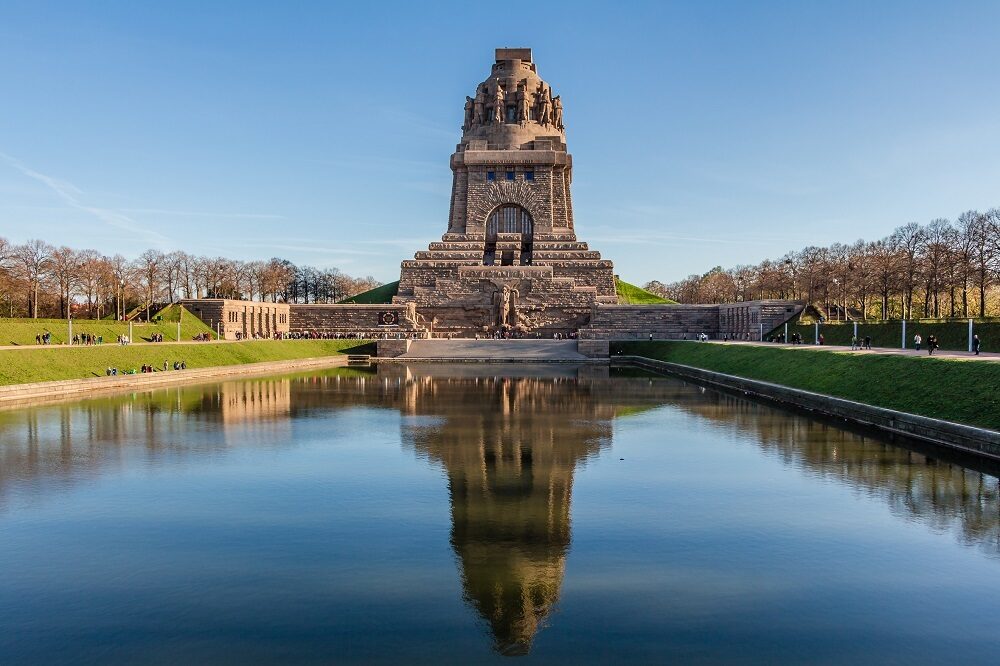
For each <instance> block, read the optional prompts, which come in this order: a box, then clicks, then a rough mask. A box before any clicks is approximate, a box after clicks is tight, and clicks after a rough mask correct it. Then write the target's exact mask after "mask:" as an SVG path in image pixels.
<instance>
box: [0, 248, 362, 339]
mask: <svg viewBox="0 0 1000 666" xmlns="http://www.w3.org/2000/svg"><path fill="white" fill-rule="evenodd" d="M379 284H380V282H379V281H378V280H376V279H375V278H373V277H364V278H354V277H351V276H350V275H347V274H345V273H342V272H341V271H339V270H338V269H336V268H329V269H320V268H315V267H313V266H296V265H295V264H293V263H292V262H290V261H288V260H287V259H279V258H273V259H270V260H267V261H239V260H234V259H225V258H222V257H202V256H195V255H192V254H188V253H186V252H179V251H178V252H160V251H158V250H146V251H145V252H143V253H142V254H140V255H139V256H138V257H136V258H134V259H128V258H126V257H124V256H122V255H121V254H115V255H114V256H110V257H109V256H106V255H103V254H101V253H100V252H97V251H96V250H75V249H73V248H70V247H66V246H60V247H56V246H53V245H50V244H49V243H46V242H44V241H41V240H29V241H28V242H26V243H24V244H23V245H15V244H12V243H10V242H9V241H7V239H5V238H2V237H0V304H2V305H0V307H2V306H4V305H5V306H6V307H4V308H3V309H4V310H6V312H4V313H3V314H6V315H8V316H10V317H32V318H38V317H53V318H65V317H68V316H70V315H71V314H72V316H74V317H81V318H97V319H100V318H102V317H107V316H109V315H114V316H115V317H116V318H122V317H123V316H125V315H128V314H129V313H132V312H135V311H137V310H141V311H142V314H143V315H144V318H145V319H149V317H150V315H151V314H152V313H153V312H154V309H155V308H156V307H157V306H159V305H161V304H165V303H173V302H175V301H176V300H178V299H180V298H232V299H248V300H262V301H271V302H275V303H276V302H279V301H280V302H286V303H335V302H337V301H340V300H343V299H345V298H348V297H350V296H353V295H355V294H359V293H361V292H364V291H367V290H369V289H374V288H375V287H377V286H379Z"/></svg>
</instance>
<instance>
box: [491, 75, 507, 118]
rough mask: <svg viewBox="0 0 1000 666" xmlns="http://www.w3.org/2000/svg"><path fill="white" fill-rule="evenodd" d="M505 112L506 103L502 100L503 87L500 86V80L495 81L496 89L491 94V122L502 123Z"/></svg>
mask: <svg viewBox="0 0 1000 666" xmlns="http://www.w3.org/2000/svg"><path fill="white" fill-rule="evenodd" d="M506 112H507V104H506V103H505V101H504V94H503V88H501V87H500V81H497V90H496V92H495V93H494V94H493V122H495V123H497V124H498V125H499V124H500V123H502V122H503V121H504V115H505V114H506Z"/></svg>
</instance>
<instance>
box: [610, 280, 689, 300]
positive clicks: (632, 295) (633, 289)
mask: <svg viewBox="0 0 1000 666" xmlns="http://www.w3.org/2000/svg"><path fill="white" fill-rule="evenodd" d="M615 291H617V292H618V302H619V303H621V304H622V305H657V304H660V305H664V304H666V305H669V304H672V303H676V302H677V301H671V300H670V299H668V298H661V297H660V296H657V295H656V294H654V293H651V292H648V291H646V290H645V289H643V288H642V287H637V286H635V285H634V284H629V283H628V282H624V281H622V280H619V279H618V278H615Z"/></svg>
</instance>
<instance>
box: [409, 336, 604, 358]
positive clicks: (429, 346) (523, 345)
mask: <svg viewBox="0 0 1000 666" xmlns="http://www.w3.org/2000/svg"><path fill="white" fill-rule="evenodd" d="M396 358H397V359H398V360H401V361H416V360H422V361H486V362H503V361H513V362H574V363H586V362H588V361H592V360H593V359H588V358H587V357H586V356H584V355H583V354H581V353H580V352H579V351H577V347H576V340H468V339H462V340H413V341H412V342H411V343H410V348H409V349H408V350H407V351H406V353H404V354H402V355H400V356H397V357H396Z"/></svg>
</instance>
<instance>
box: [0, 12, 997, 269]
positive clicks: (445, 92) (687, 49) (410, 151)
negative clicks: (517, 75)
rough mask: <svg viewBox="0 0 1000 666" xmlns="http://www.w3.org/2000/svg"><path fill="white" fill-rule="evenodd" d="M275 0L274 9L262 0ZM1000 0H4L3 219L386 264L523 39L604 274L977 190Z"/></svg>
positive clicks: (112, 240)
mask: <svg viewBox="0 0 1000 666" xmlns="http://www.w3.org/2000/svg"><path fill="white" fill-rule="evenodd" d="M282 4H284V5H286V6H281V5H282ZM998 25H1000V3H997V2H986V3H979V4H977V3H964V2H954V3H930V2H928V3H920V2H905V3H904V2H900V3H894V2H878V3H872V2H836V3H833V2H831V3H827V4H822V3H813V2H788V3H780V2H767V3H757V4H753V3H746V2H733V3H726V2H704V3H701V2H686V3H665V2H663V3H661V2H655V3H638V2H634V3H633V2H624V3H607V2H604V3H584V2H574V3H565V4H561V3H558V2H551V1H550V2H537V3H528V4H509V6H505V5H504V4H503V3H496V2H490V3H472V2H460V3H417V2H408V3H351V4H344V5H339V4H335V3H332V2H323V3H305V2H303V3H269V4H263V3H246V2H245V3H237V2H233V3H219V2H213V3H204V2H199V3H182V2H171V3H125V2H122V3H114V2H102V3H47V2H37V1H35V2H23V3H21V2H11V1H9V0H8V1H7V2H4V3H3V4H2V5H0V63H3V65H2V66H0V235H2V236H6V237H7V238H9V239H10V240H12V241H15V242H23V241H24V240H27V239H29V238H43V239H45V240H47V241H49V242H51V243H56V244H67V245H70V246H73V247H77V248H84V247H92V248H95V249H98V250H101V251H102V252H105V253H108V254H112V253H115V252H121V253H123V254H126V255H129V256H134V255H136V254H138V253H139V252H141V251H142V250H143V249H145V248H147V247H155V248H160V249H163V250H172V249H184V250H187V251H190V252H194V253H198V254H211V255H222V256H228V257H233V258H242V259H255V258H260V259H266V258H269V257H271V256H274V255H278V256H282V257H287V258H289V259H291V260H293V261H295V262H298V263H306V264H313V265H317V266H337V267H339V268H341V269H342V270H344V271H346V272H348V273H351V274H354V275H368V274H371V275H374V276H375V277H377V278H379V279H382V280H384V281H389V280H394V279H396V278H397V277H398V272H399V261H400V260H401V259H404V258H407V257H409V256H412V253H413V252H414V251H416V250H418V249H421V248H424V247H425V246H426V245H427V243H428V242H430V241H432V240H436V239H438V238H439V237H440V235H441V234H442V233H443V232H444V230H445V228H446V226H447V215H448V198H449V191H450V186H451V172H450V170H449V169H448V157H449V155H450V154H451V152H452V151H453V150H454V147H455V144H456V143H457V142H458V140H459V137H460V129H459V126H460V125H461V122H462V105H463V103H464V101H465V95H467V94H471V93H472V92H473V91H474V88H475V85H476V83H478V82H479V81H481V80H482V79H484V78H485V77H486V75H487V74H488V72H489V67H490V64H491V63H492V57H493V49H494V48H495V47H497V46H530V47H532V48H533V50H534V56H535V61H536V63H537V64H538V68H539V73H540V74H541V76H542V77H543V78H545V79H546V80H547V81H548V82H550V83H551V84H552V85H553V86H554V89H555V91H556V93H557V94H561V95H562V96H563V99H564V100H565V104H566V112H565V113H566V125H567V140H568V144H569V148H570V151H571V152H572V153H573V155H574V183H573V195H574V205H575V214H576V220H577V232H578V235H579V236H580V238H581V239H582V240H586V241H588V242H590V243H591V245H592V247H594V248H595V249H599V250H601V251H602V253H603V254H604V255H605V256H606V257H608V258H610V259H612V260H614V261H615V264H616V272H618V273H619V274H621V276H622V277H623V278H625V279H627V280H631V281H635V282H645V281H648V280H651V279H660V280H663V281H669V280H676V279H679V278H681V277H684V276H685V275H687V274H689V273H693V272H703V271H705V270H707V269H708V268H710V267H712V266H714V265H717V264H721V265H723V266H726V267H729V266H733V265H736V264H739V263H751V262H757V261H759V260H761V259H763V258H765V257H776V256H780V255H781V254H783V253H784V252H786V251H788V250H793V249H798V248H801V247H803V246H805V245H808V244H828V243H832V242H835V241H845V242H846V241H852V240H855V239H857V238H859V237H865V238H875V237H879V236H882V235H884V234H886V233H888V232H889V231H891V230H892V229H893V228H894V227H896V226H898V225H901V224H905V223H907V222H910V221H918V222H926V221H929V220H931V219H933V218H936V217H948V218H954V217H955V216H957V215H958V214H959V213H960V212H961V211H963V210H965V209H969V208H980V209H983V208H989V207H992V206H998V205H1000V112H998V110H1000V85H998V81H1000V40H998V39H997V37H996V27H997V26H998Z"/></svg>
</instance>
